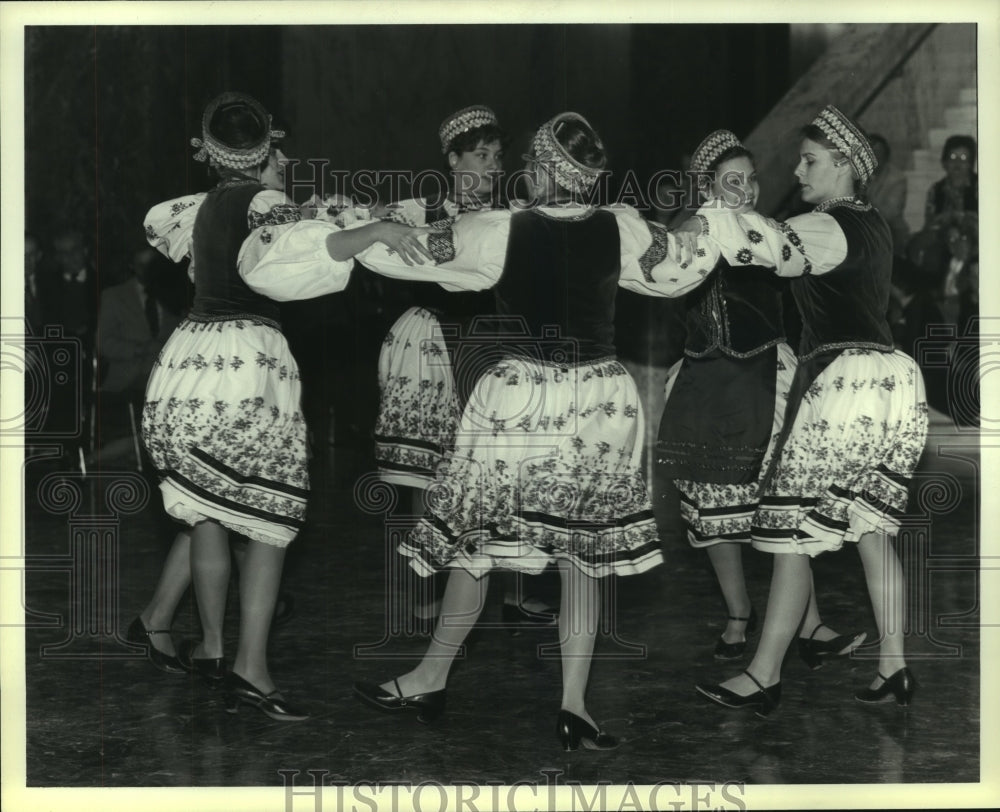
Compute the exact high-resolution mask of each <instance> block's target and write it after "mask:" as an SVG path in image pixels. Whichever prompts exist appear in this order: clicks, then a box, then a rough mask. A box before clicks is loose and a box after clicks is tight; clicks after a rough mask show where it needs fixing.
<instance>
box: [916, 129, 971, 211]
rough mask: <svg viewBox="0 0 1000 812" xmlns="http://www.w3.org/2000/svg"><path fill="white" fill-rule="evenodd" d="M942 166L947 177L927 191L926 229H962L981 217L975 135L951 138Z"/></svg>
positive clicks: (946, 145) (944, 151)
mask: <svg viewBox="0 0 1000 812" xmlns="http://www.w3.org/2000/svg"><path fill="white" fill-rule="evenodd" d="M941 166H943V167H944V171H945V176H944V177H943V178H941V180H939V181H937V182H936V183H934V184H932V185H931V188H930V189H928V190H927V204H926V208H925V217H924V228H925V229H933V230H938V229H942V228H947V227H948V226H951V225H957V226H962V225H963V224H966V223H967V222H968V221H969V220H977V219H978V216H979V176H978V175H977V174H976V171H975V167H976V140H975V139H974V138H973V137H972V136H971V135H952V136H949V137H948V140H947V141H945V142H944V148H943V149H942V150H941Z"/></svg>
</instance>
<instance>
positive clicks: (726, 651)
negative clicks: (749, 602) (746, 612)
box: [715, 607, 757, 660]
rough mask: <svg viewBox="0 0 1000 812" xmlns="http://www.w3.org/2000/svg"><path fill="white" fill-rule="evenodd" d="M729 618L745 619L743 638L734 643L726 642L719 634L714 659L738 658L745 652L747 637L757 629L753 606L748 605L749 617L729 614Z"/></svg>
mask: <svg viewBox="0 0 1000 812" xmlns="http://www.w3.org/2000/svg"><path fill="white" fill-rule="evenodd" d="M729 619H730V620H736V621H742V620H745V621H746V624H747V626H746V629H745V630H744V634H743V639H742V640H737V641H736V642H735V643H727V642H726V641H725V640H724V639H723V638H722V635H719V639H718V640H717V641H716V643H715V659H716V660H738V659H739V658H740V657H742V656H743V655H744V654H745V653H746V650H747V638H748V637H749V636H750V635H751V634H753V633H754V632H755V631H756V630H757V610H756V609H754V608H753V607H750V616H749V617H733V616H732V615H730V616H729Z"/></svg>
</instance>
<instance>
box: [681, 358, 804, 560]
mask: <svg viewBox="0 0 1000 812" xmlns="http://www.w3.org/2000/svg"><path fill="white" fill-rule="evenodd" d="M776 349H777V359H776V362H777V363H776V366H775V372H774V376H775V387H774V419H773V423H772V425H771V437H770V440H769V442H768V444H767V449H766V450H765V452H764V459H763V463H762V465H761V468H760V476H758V478H757V481H756V482H749V483H746V484H723V483H719V482H707V481H697V482H696V481H692V480H688V479H675V480H674V484H675V485H676V486H677V489H678V491H680V497H681V501H680V509H681V518H682V519H683V520H684V524H685V526H686V528H687V538H688V541H689V542H690V544H691V546H692V547H710V546H712V545H714V544H719V543H721V542H727V541H738V542H747V543H749V542H750V524H751V521H752V520H753V516H754V513H755V512H756V510H757V498H758V494H759V491H760V482H761V479H762V477H763V474H764V471H766V470H767V468H768V464H769V463H770V460H771V456H772V455H773V453H774V448H775V445H776V443H777V439H778V436H779V434H780V433H781V425H782V420H783V418H784V414H785V407H786V405H787V403H788V392H789V390H790V389H791V385H792V378H793V377H794V375H795V366H796V361H795V353H794V352H792V349H791V347H789V346H788V345H787V344H784V343H782V344H778V345H777V348H776ZM727 361H728V363H731V364H740V363H742V362H741V361H740V360H739V359H735V358H732V359H727ZM678 366H679V364H678ZM691 368H692V370H696V369H697V365H696V364H695V365H691ZM671 372H672V374H671V376H670V378H668V380H667V398H668V408H669V397H670V388H671V386H672V385H673V383H674V381H675V380H676V374H675V372H674V370H671Z"/></svg>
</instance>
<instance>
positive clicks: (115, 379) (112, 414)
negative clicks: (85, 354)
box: [91, 246, 180, 462]
mask: <svg viewBox="0 0 1000 812" xmlns="http://www.w3.org/2000/svg"><path fill="white" fill-rule="evenodd" d="M158 261H159V257H158V255H157V253H156V251H154V250H153V249H152V248H149V247H148V246H147V247H144V248H140V249H139V250H137V251H136V252H135V253H134V254H133V255H132V258H131V264H130V267H129V277H128V279H126V280H125V281H124V282H122V283H120V284H118V285H114V286H112V287H109V288H106V289H105V290H104V291H103V292H102V293H101V304H100V308H99V311H98V317H97V342H96V345H95V347H96V352H97V355H98V376H97V386H96V391H95V394H94V398H95V408H96V413H97V428H98V430H97V436H96V437H95V443H94V445H95V450H94V452H93V454H92V455H91V461H92V462H94V461H96V460H97V459H101V460H110V459H115V458H118V457H121V456H125V455H128V454H130V453H131V454H135V453H136V449H137V448H138V444H137V442H136V438H135V436H134V434H133V432H134V429H135V428H136V427H137V426H138V422H139V415H140V414H141V409H142V401H143V396H144V394H145V391H146V382H147V381H148V380H149V374H150V372H152V369H153V364H155V363H156V359H157V356H158V355H159V354H160V350H161V349H162V348H163V345H164V344H165V343H166V341H167V339H168V338H169V337H170V334H171V333H172V332H173V331H174V328H175V327H177V325H178V324H179V323H180V316H179V314H177V313H175V312H173V311H172V310H171V309H170V308H168V307H165V306H164V304H163V301H162V296H161V287H162V283H163V278H162V271H161V269H160V267H159V265H158ZM130 407H131V411H130Z"/></svg>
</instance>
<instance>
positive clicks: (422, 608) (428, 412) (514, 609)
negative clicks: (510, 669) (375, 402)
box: [375, 105, 556, 630]
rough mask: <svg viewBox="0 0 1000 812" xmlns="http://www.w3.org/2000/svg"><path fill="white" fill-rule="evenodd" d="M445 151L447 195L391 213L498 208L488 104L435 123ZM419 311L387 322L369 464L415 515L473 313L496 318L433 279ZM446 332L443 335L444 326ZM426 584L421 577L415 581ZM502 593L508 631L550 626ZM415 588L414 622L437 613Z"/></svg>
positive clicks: (497, 157) (500, 144) (452, 423)
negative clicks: (408, 497)
mask: <svg viewBox="0 0 1000 812" xmlns="http://www.w3.org/2000/svg"><path fill="white" fill-rule="evenodd" d="M438 138H439V140H440V142H441V151H442V153H444V155H445V156H447V161H448V167H449V170H450V172H451V179H452V182H451V186H450V188H449V190H448V193H447V195H445V196H441V197H435V198H416V199H410V200H404V201H401V202H399V203H397V204H394V205H392V206H389V207H388V212H387V214H388V216H389V218H390V219H392V220H395V221H397V222H403V223H406V224H408V225H412V226H423V225H427V224H433V225H435V226H436V227H438V228H443V227H445V226H447V225H448V223H449V222H451V221H453V220H454V218H455V217H456V216H458V215H459V214H461V213H464V212H472V211H480V210H483V209H489V208H496V207H497V205H498V203H499V202H500V195H499V194H498V192H499V186H498V184H499V180H500V173H501V170H502V161H503V150H504V148H505V145H506V142H507V136H506V135H505V134H504V132H503V130H502V129H501V128H500V122H499V120H498V119H497V117H496V114H495V113H494V112H493V111H492V110H491V109H490V108H489V107H486V106H485V105H473V106H472V107H465V108H463V109H461V110H459V111H457V112H455V113H452V114H451V115H450V116H448V118H446V119H445V120H444V121H443V122H441V126H440V127H439V128H438ZM415 288H417V290H416V292H415V295H416V298H417V300H418V301H420V302H421V306H417V307H411V308H410V309H409V310H407V311H406V312H405V313H404V314H403V315H402V316H401V317H400V318H399V319H398V320H397V321H396V323H395V324H394V325H393V327H392V329H391V330H390V331H389V334H388V336H386V340H385V344H384V345H383V347H382V353H381V355H380V357H379V388H380V390H381V393H382V398H381V403H380V406H379V415H378V420H377V422H376V424H375V458H376V461H377V463H378V465H379V473H380V474H381V476H382V479H383V480H384V481H386V482H390V483H392V484H394V485H396V486H398V487H408V488H411V489H412V492H413V500H412V511H413V515H414V516H415V517H418V518H419V517H420V516H422V515H423V514H424V511H425V509H426V505H425V504H424V491H425V490H426V488H427V487H428V486H429V485H430V484H431V483H433V482H434V471H435V469H436V468H437V466H438V464H440V462H441V460H442V459H443V457H444V454H445V452H446V451H448V450H450V449H451V448H452V447H453V446H454V441H455V430H456V429H457V428H458V421H459V418H460V416H461V414H462V408H463V407H464V405H465V401H466V399H467V398H468V396H469V393H470V391H471V389H472V384H473V383H474V382H475V377H476V375H477V373H478V372H480V371H482V369H481V367H482V364H481V363H476V360H475V359H474V358H472V357H471V356H472V355H473V353H474V350H475V348H476V347H477V346H478V345H477V344H476V343H475V342H474V341H473V342H468V341H467V342H465V346H463V347H462V351H461V352H457V350H458V342H459V340H460V337H462V336H467V335H468V334H469V332H470V330H471V328H472V325H473V320H474V319H475V317H476V316H485V315H488V314H491V313H493V312H494V302H493V296H492V294H490V293H488V292H482V291H480V292H473V291H467V292H462V293H458V294H455V293H448V292H446V291H444V290H442V289H441V287H440V286H438V285H435V284H433V283H431V282H420V283H418V284H416V285H415ZM442 324H444V325H445V327H446V328H447V335H445V332H444V331H442V329H441V326H442ZM419 580H421V581H424V580H425V579H419ZM510 581H511V582H510V583H509V584H508V586H507V589H505V591H504V603H503V619H504V622H505V623H510V624H512V625H511V629H512V630H514V629H515V628H516V625H517V624H519V623H536V624H541V625H546V624H553V623H554V622H555V619H556V612H555V610H553V609H552V608H551V607H549V606H547V605H546V604H545V602H544V601H542V600H541V599H539V598H537V597H533V596H530V595H525V596H522V595H521V590H520V589H519V588H518V584H517V583H516V581H515V580H514V577H511V579H510ZM426 586H427V588H426V589H419V588H418V589H417V590H416V593H417V596H418V599H417V601H416V602H415V605H414V610H413V611H414V614H415V615H416V617H417V619H418V620H419V621H425V622H426V621H431V622H433V620H434V619H435V618H436V617H437V613H438V609H439V604H438V601H436V600H434V592H435V590H434V589H433V582H432V581H431V582H430V583H427V585H426Z"/></svg>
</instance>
